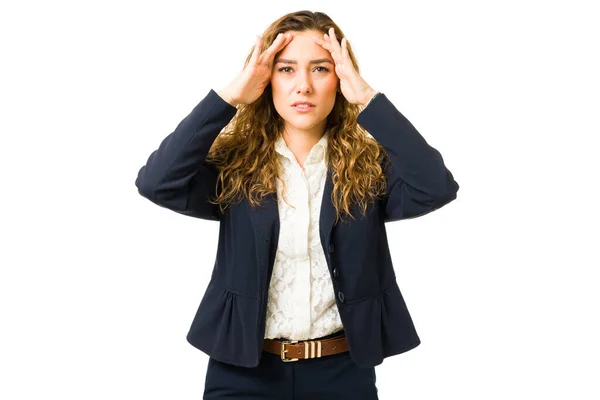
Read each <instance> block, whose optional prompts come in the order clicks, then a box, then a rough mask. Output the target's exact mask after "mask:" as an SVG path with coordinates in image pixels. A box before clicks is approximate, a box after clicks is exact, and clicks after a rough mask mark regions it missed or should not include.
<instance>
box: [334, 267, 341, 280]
mask: <svg viewBox="0 0 600 400" xmlns="http://www.w3.org/2000/svg"><path fill="white" fill-rule="evenodd" d="M338 276H340V271H338V269H337V268H334V269H333V277H334V278H337V277H338Z"/></svg>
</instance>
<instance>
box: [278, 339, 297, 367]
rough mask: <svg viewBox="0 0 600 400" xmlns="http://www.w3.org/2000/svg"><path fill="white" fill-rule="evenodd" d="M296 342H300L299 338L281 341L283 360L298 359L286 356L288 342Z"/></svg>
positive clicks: (291, 360)
mask: <svg viewBox="0 0 600 400" xmlns="http://www.w3.org/2000/svg"><path fill="white" fill-rule="evenodd" d="M294 343H298V341H297V340H284V341H283V342H281V361H283V362H293V361H298V359H297V358H287V357H286V356H285V354H286V353H287V352H288V351H287V350H286V348H285V345H286V344H294Z"/></svg>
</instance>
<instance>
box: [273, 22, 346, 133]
mask: <svg viewBox="0 0 600 400" xmlns="http://www.w3.org/2000/svg"><path fill="white" fill-rule="evenodd" d="M292 35H293V39H292V41H291V42H290V43H288V45H287V46H286V47H285V48H284V49H283V50H281V52H280V53H279V54H278V55H277V56H276V57H275V61H274V64H273V71H272V74H271V89H272V93H273V103H274V105H275V109H276V110H277V113H278V114H279V115H280V116H281V118H283V120H284V121H285V125H286V128H287V130H288V131H292V132H294V131H296V132H298V131H306V132H308V133H313V132H316V133H318V134H322V133H323V131H324V130H325V125H326V123H327V116H328V115H329V113H330V112H331V110H332V109H333V105H334V104H335V96H336V91H337V87H338V80H339V79H338V77H337V75H336V73H335V67H334V63H333V58H332V57H331V54H330V53H329V51H327V50H325V49H324V48H323V47H321V46H319V45H318V44H316V43H315V42H314V41H313V39H312V36H316V37H319V38H320V37H322V36H323V34H322V33H321V32H319V31H305V32H297V31H293V32H292ZM299 101H300V102H302V101H303V102H309V103H311V106H310V107H308V108H301V107H299V106H293V104H294V103H296V102H299Z"/></svg>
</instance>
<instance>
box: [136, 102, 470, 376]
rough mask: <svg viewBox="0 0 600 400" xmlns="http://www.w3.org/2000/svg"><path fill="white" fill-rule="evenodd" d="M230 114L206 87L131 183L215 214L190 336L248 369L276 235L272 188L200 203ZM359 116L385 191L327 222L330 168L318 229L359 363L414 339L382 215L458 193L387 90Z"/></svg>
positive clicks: (184, 207)
mask: <svg viewBox="0 0 600 400" xmlns="http://www.w3.org/2000/svg"><path fill="white" fill-rule="evenodd" d="M236 112H237V109H236V108H235V107H233V106H231V105H230V104H229V103H227V102H226V101H224V100H223V99H222V98H221V97H220V96H219V95H218V94H217V93H216V92H215V91H213V90H210V92H209V93H208V94H207V95H206V97H205V98H204V99H203V100H201V101H200V103H199V104H197V105H196V106H195V107H194V109H193V110H192V111H191V112H190V113H189V114H188V115H187V116H186V117H185V118H184V119H183V120H182V121H181V122H180V123H179V124H178V125H177V127H176V129H175V130H174V131H173V132H172V133H171V134H170V135H168V136H167V137H166V138H165V139H164V140H163V141H162V143H161V144H160V146H159V147H158V149H157V150H155V151H154V152H153V153H152V154H150V156H149V158H148V160H147V162H146V165H144V166H143V167H142V168H141V169H140V170H139V173H138V176H137V179H136V181H135V184H136V186H137V188H138V190H139V193H140V194H141V195H142V196H144V197H146V198H147V199H149V200H151V201H152V202H154V203H156V204H158V205H160V206H162V207H166V208H168V209H170V210H173V211H176V212H178V213H181V214H185V215H188V216H191V217H196V218H202V219H208V220H215V221H219V223H220V227H219V242H218V249H217V255H216V260H215V264H214V267H213V271H212V275H211V279H210V282H209V284H208V287H207V288H206V291H205V293H204V296H203V298H202V300H201V302H200V305H199V307H198V311H197V312H196V315H195V317H194V319H193V322H192V324H191V327H190V330H189V332H188V334H187V340H188V342H189V343H190V344H191V345H193V346H195V347H196V348H198V349H200V350H202V351H203V352H205V353H206V354H208V355H209V356H211V357H213V358H215V359H217V360H219V361H222V362H226V363H230V364H234V365H238V366H244V367H255V366H257V365H258V364H259V362H260V358H261V355H262V349H263V339H264V333H265V318H266V310H267V295H268V289H269V282H270V278H271V272H272V270H273V263H274V261H275V253H276V250H277V242H278V237H279V214H278V208H277V194H276V193H273V194H272V195H269V196H268V197H267V198H266V200H265V201H264V202H263V204H262V205H261V206H260V207H256V208H253V207H252V206H251V205H250V204H249V203H248V202H247V201H246V200H245V199H244V200H243V201H242V202H240V203H238V204H233V205H231V206H230V208H229V209H228V210H226V212H225V213H224V214H221V213H220V211H219V208H218V206H217V205H213V204H211V203H209V202H208V201H207V200H208V199H209V197H210V198H213V196H214V195H215V186H216V179H217V172H216V168H215V167H214V166H213V165H211V164H209V163H206V162H204V160H205V158H206V155H207V154H208V151H209V149H210V147H211V145H212V143H213V141H214V140H215V139H216V137H217V135H218V134H219V132H220V131H221V130H222V129H223V128H224V127H225V126H226V125H227V124H228V123H229V122H230V120H231V119H232V118H233V116H234V115H235V113H236ZM357 122H358V123H359V124H360V125H361V126H362V127H364V128H365V129H366V130H367V131H368V132H369V133H370V134H371V135H372V136H373V137H374V138H375V140H377V141H378V142H379V143H380V144H382V145H383V146H384V148H385V150H386V151H387V154H388V157H389V159H390V161H391V167H390V168H388V169H387V170H386V176H387V182H388V183H387V191H386V195H385V196H384V198H382V199H380V200H378V201H377V202H375V203H374V204H369V207H368V209H367V213H366V216H363V215H362V214H361V213H360V210H359V208H358V207H357V206H356V205H354V206H353V208H351V211H352V213H353V215H354V216H355V217H356V220H351V219H349V218H347V217H346V218H345V219H344V220H343V221H339V222H338V223H337V224H334V221H335V208H334V206H333V203H332V201H331V194H332V189H333V184H332V179H331V170H328V174H327V180H326V183H325V188H324V193H323V202H322V206H321V213H320V228H319V234H320V239H321V245H322V246H323V251H324V252H325V258H326V260H327V265H328V268H329V272H330V275H331V279H332V282H333V288H334V291H335V298H336V303H337V306H338V309H339V312H340V318H341V321H342V324H343V326H344V331H345V333H346V337H347V340H348V344H349V350H350V354H351V357H352V359H353V360H354V362H355V363H356V364H357V365H359V366H361V367H372V366H375V365H378V364H380V363H382V362H383V359H384V358H385V357H389V356H392V355H395V354H399V353H402V352H405V351H408V350H410V349H412V348H414V347H416V346H418V345H419V344H420V339H419V337H418V335H417V332H416V331H415V327H414V325H413V322H412V319H411V317H410V314H409V312H408V310H407V308H406V304H405V302H404V299H403V297H402V294H401V293H400V289H399V287H398V284H397V282H396V276H395V273H394V269H393V266H392V260H391V257H390V251H389V247H388V241H387V236H386V230H385V225H384V223H385V222H391V221H397V220H401V219H406V218H414V217H418V216H421V215H424V214H426V213H429V212H431V211H433V210H436V209H438V208H440V207H442V206H444V205H445V204H447V203H449V202H450V201H452V200H454V199H455V198H456V194H457V191H458V188H459V186H458V183H457V182H456V181H455V180H454V178H453V176H452V174H451V173H450V171H449V170H448V169H447V168H446V167H445V165H444V162H443V160H442V156H441V155H440V153H439V152H438V151H437V150H436V149H434V148H433V147H431V146H429V145H428V144H427V143H426V141H425V139H424V138H423V137H422V136H421V135H420V134H419V133H418V132H417V130H416V129H415V128H414V127H413V125H412V124H411V123H410V122H409V121H408V120H407V119H406V118H405V117H404V116H403V115H402V114H401V113H400V112H399V111H398V110H397V109H396V108H395V107H394V105H393V104H392V103H391V102H390V101H389V100H388V99H387V97H386V96H385V94H380V95H379V96H377V97H376V98H375V99H374V100H373V101H372V102H371V103H370V104H369V105H368V106H367V107H366V108H365V109H364V110H362V112H361V113H360V114H359V116H358V118H357Z"/></svg>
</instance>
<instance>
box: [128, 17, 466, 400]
mask: <svg viewBox="0 0 600 400" xmlns="http://www.w3.org/2000/svg"><path fill="white" fill-rule="evenodd" d="M338 37H343V34H342V31H341V30H340V29H339V27H338V26H337V25H336V24H335V23H334V22H333V21H332V20H331V19H330V18H329V17H328V16H327V15H325V14H323V13H318V12H316V13H313V12H309V11H301V12H296V13H291V14H288V15H285V16H283V17H282V18H280V19H279V20H277V21H275V22H274V23H273V24H271V26H270V27H269V28H268V29H267V30H266V31H265V32H264V34H263V35H262V38H261V37H258V38H257V40H256V44H255V47H254V49H253V51H252V52H251V54H250V55H249V56H248V58H247V59H246V64H245V67H244V69H243V71H242V72H241V73H240V74H239V76H237V77H236V78H235V79H234V80H233V81H232V82H231V84H229V85H228V86H227V87H225V88H223V89H221V90H219V91H218V93H217V92H215V91H213V90H211V91H210V92H209V93H208V95H207V96H206V97H205V98H204V99H203V100H202V101H201V102H200V103H199V104H198V105H197V106H196V107H195V108H194V109H193V110H192V112H191V113H190V114H189V115H188V116H187V117H186V118H185V119H184V120H183V121H181V123H180V124H179V125H178V126H177V128H176V129H175V131H174V132H173V133H171V134H170V135H169V136H168V137H167V138H165V139H164V140H163V142H162V143H161V145H160V146H159V148H158V149H157V150H156V151H154V152H153V153H152V154H151V155H150V157H149V158H148V161H147V163H146V165H145V166H143V167H142V168H141V169H140V171H139V174H138V177H137V180H136V186H137V187H138V189H139V192H140V193H141V194H142V195H143V196H145V197H147V198H148V199H150V200H151V201H153V202H154V203H156V204H159V205H161V206H163V207H167V208H169V209H171V210H174V211H176V212H179V213H182V214H185V215H189V216H193V217H197V218H203V219H210V220H217V221H219V222H220V230H219V246H218V250H217V257H216V262H215V265H214V269H213V272H212V276H211V280H210V283H209V284H208V287H207V289H206V292H205V294H204V297H203V298H202V301H201V303H200V306H199V307H198V311H197V313H196V316H195V318H194V321H193V322H192V326H191V328H190V331H189V333H188V335H187V340H188V341H189V342H190V343H191V344H192V345H194V346H195V347H197V348H198V349H200V350H202V351H204V352H205V353H207V354H208V355H209V356H210V358H209V362H208V368H207V375H206V381H205V392H204V398H205V399H221V398H231V399H233V398H235V399H311V400H318V399H361V400H367V399H377V388H376V386H375V370H374V367H375V366H376V365H378V364H380V363H381V362H382V361H383V359H384V358H385V357H389V356H392V355H394V354H399V353H402V352H404V351H408V350H410V349H412V348H414V347H416V346H417V345H418V344H419V343H420V340H419V337H418V336H417V333H416V331H415V328H414V326H413V323H412V320H411V317H410V315H409V313H408V310H407V309H406V305H405V303H404V300H403V298H402V295H401V293H400V290H399V288H398V285H397V283H396V278H395V274H394V270H393V266H392V262H391V258H390V252H389V248H388V243H387V237H386V233H385V226H384V223H385V222H391V221H396V220H400V219H406V218H414V217H417V216H420V215H423V214H425V213H428V212H431V211H433V210H435V209H438V208H440V207H442V206H443V205H445V204H447V203H449V202H450V201H452V200H454V199H455V198H456V193H457V191H458V188H459V186H458V184H457V183H456V181H455V180H454V179H453V176H452V174H451V173H450V171H449V170H448V169H447V168H446V167H445V165H444V162H443V160H442V157H441V155H440V153H439V152H438V151H437V150H435V149H434V148H432V147H431V146H429V145H428V144H427V143H426V141H425V140H424V138H423V137H422V136H421V135H420V134H419V133H418V132H417V131H416V130H415V128H414V127H413V126H412V124H411V123H410V122H409V121H408V120H407V119H406V118H405V117H404V116H403V115H402V114H401V113H400V112H399V111H398V110H397V109H396V108H395V107H394V106H393V105H392V104H391V102H390V101H389V100H388V99H387V98H386V96H385V95H384V94H382V93H379V92H377V91H375V90H374V89H373V88H372V87H371V86H369V85H368V84H367V83H366V82H365V80H364V79H363V78H362V77H361V76H360V75H359V68H358V64H357V62H356V59H355V57H354V54H353V52H352V49H351V46H350V45H349V43H348V41H347V40H345V38H343V39H342V40H341V42H339V41H338V39H337V38H338Z"/></svg>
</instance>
